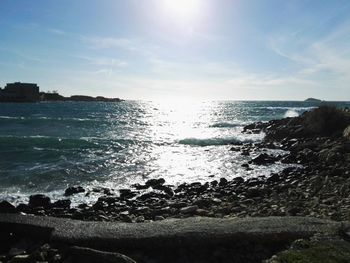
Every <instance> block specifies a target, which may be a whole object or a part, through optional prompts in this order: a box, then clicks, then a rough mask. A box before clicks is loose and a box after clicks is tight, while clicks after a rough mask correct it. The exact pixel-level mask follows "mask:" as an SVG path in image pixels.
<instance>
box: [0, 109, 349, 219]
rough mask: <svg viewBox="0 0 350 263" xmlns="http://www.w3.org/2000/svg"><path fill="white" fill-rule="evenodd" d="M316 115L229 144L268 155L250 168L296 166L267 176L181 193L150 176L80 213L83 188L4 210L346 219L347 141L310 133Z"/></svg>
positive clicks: (108, 192)
mask: <svg viewBox="0 0 350 263" xmlns="http://www.w3.org/2000/svg"><path fill="white" fill-rule="evenodd" d="M315 111H317V110H313V111H311V113H312V112H315ZM311 113H305V114H304V115H302V116H300V117H294V118H285V119H281V120H272V121H269V122H266V123H261V122H258V123H253V124H250V125H247V126H245V127H244V129H243V132H245V133H260V132H265V133H266V137H265V139H264V140H263V141H262V142H260V143H240V144H235V145H233V146H232V147H231V149H230V150H231V151H235V152H240V153H241V154H242V155H246V156H250V154H251V153H252V152H253V151H256V150H259V151H261V152H262V153H261V154H260V155H259V156H257V157H255V158H251V160H250V161H249V162H248V163H244V164H243V165H242V167H243V168H245V169H246V170H249V169H251V167H250V164H251V163H253V164H255V165H259V166H267V165H270V164H273V163H276V162H281V163H284V164H290V165H292V166H291V167H288V168H285V169H284V170H283V171H281V172H280V173H275V174H271V175H270V176H269V177H266V178H263V177H257V178H250V179H244V178H242V177H236V178H234V179H232V180H227V179H225V178H221V179H220V180H213V181H211V182H207V183H203V184H202V183H199V182H197V183H191V184H187V183H183V184H181V185H179V186H178V187H176V188H174V187H171V186H169V185H167V184H166V181H165V180H164V179H163V178H159V179H151V180H148V181H147V182H146V183H145V184H144V185H139V184H137V185H134V186H133V187H132V188H130V189H121V190H119V196H118V195H116V194H115V193H114V192H113V189H108V188H102V189H96V191H101V193H103V196H101V197H100V198H99V199H98V201H96V202H95V203H94V204H93V205H92V206H89V205H87V204H85V203H82V204H79V205H78V206H77V207H75V208H71V206H70V205H71V202H70V200H69V197H70V196H72V195H74V194H77V193H84V192H85V189H83V188H82V187H80V186H71V187H69V188H68V189H67V190H66V194H65V196H66V199H62V200H58V201H56V202H54V203H51V200H50V199H49V197H47V196H44V195H40V194H39V195H33V196H31V198H30V201H29V203H28V204H19V205H18V206H17V207H16V208H15V207H14V206H12V205H11V204H10V203H8V202H6V201H3V202H2V205H1V206H0V211H3V212H6V211H7V212H8V211H10V212H21V213H25V214H34V215H42V216H55V217H64V218H72V219H79V220H93V221H120V222H136V223H140V222H149V221H157V220H163V219H165V218H186V217H190V216H206V217H217V218H222V217H246V216H249V217H257V216H260V217H261V216H262V217H265V216H311V217H319V218H327V219H332V220H338V221H340V220H347V219H349V217H350V214H349V213H348V211H349V210H350V198H348V197H345V195H346V192H347V191H348V189H350V184H349V185H348V184H344V180H345V181H346V178H347V177H348V176H349V175H350V174H349V173H350V166H349V163H350V162H349V156H350V141H349V140H348V139H346V138H344V137H343V136H342V132H343V130H342V129H341V131H340V130H336V131H334V132H335V133H336V134H335V133H334V132H333V131H332V133H329V134H328V132H327V133H326V134H322V133H319V134H318V133H317V132H316V133H315V132H311V131H308V130H307V128H305V127H304V128H305V129H304V128H303V126H302V122H304V121H305V119H307V118H309V117H308V116H310V115H311ZM344 114H345V115H346V116H347V115H348V113H346V112H344ZM305 116H306V117H305ZM326 117H327V116H326ZM342 128H343V127H342ZM265 149H281V150H284V151H287V152H289V153H287V154H285V155H278V156H272V155H269V154H267V153H264V150H265ZM330 164H331V166H330ZM293 165H295V167H293ZM6 207H7V208H6Z"/></svg>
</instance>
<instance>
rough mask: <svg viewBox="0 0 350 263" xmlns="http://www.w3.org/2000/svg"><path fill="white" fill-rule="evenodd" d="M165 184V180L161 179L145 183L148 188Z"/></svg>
mask: <svg viewBox="0 0 350 263" xmlns="http://www.w3.org/2000/svg"><path fill="white" fill-rule="evenodd" d="M164 183H165V180H164V178H159V179H150V180H148V181H147V182H146V183H145V186H148V187H150V186H151V187H153V186H159V185H163V184H164Z"/></svg>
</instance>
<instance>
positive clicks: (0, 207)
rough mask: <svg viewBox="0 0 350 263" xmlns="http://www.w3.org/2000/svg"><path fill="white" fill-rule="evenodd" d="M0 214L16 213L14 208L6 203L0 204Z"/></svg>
mask: <svg viewBox="0 0 350 263" xmlns="http://www.w3.org/2000/svg"><path fill="white" fill-rule="evenodd" d="M0 213H12V214H13V213H17V210H16V207H14V206H13V205H12V204H11V203H9V202H7V201H1V202H0Z"/></svg>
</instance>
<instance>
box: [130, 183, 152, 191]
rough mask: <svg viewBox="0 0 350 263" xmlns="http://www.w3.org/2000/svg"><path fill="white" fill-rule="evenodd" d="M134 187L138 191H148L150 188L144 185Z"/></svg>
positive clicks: (134, 185)
mask: <svg viewBox="0 0 350 263" xmlns="http://www.w3.org/2000/svg"><path fill="white" fill-rule="evenodd" d="M132 187H134V188H135V189H136V190H145V189H148V188H149V187H150V186H148V185H144V184H133V185H132Z"/></svg>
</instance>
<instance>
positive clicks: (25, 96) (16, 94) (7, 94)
mask: <svg viewBox="0 0 350 263" xmlns="http://www.w3.org/2000/svg"><path fill="white" fill-rule="evenodd" d="M39 100H40V96H39V86H38V85H37V84H32V83H21V82H15V83H8V84H7V85H6V86H5V88H3V89H0V101H1V102H36V101H39Z"/></svg>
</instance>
